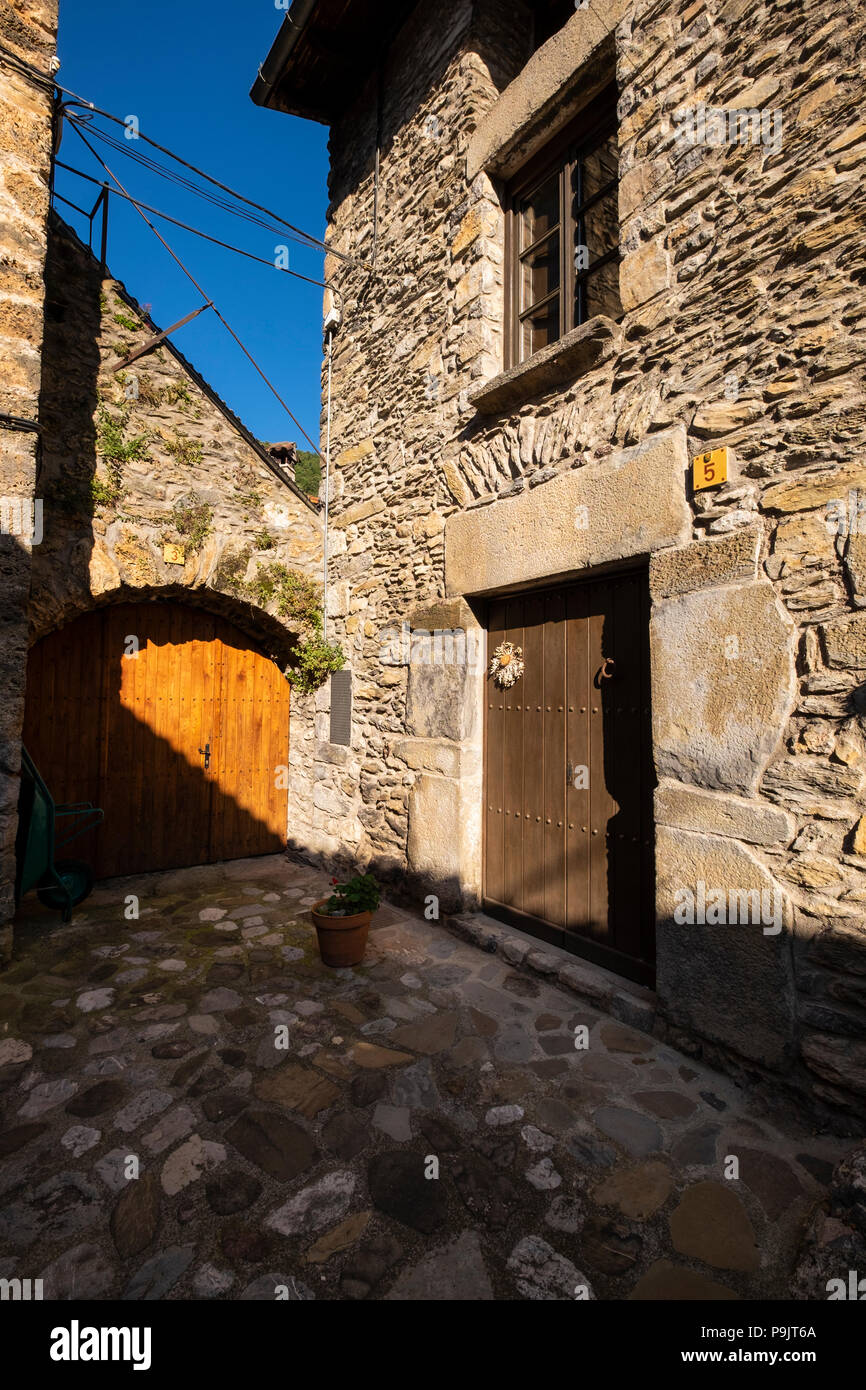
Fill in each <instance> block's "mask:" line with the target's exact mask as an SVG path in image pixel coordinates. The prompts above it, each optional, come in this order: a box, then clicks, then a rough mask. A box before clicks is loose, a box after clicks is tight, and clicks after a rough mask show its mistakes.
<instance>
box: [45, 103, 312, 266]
mask: <svg viewBox="0 0 866 1390" xmlns="http://www.w3.org/2000/svg"><path fill="white" fill-rule="evenodd" d="M62 112H63V114H64V115H65V116H66V119H67V120H68V121H69V122H70V123H71V124H75V123H76V122H79V123H80V124H82V125H83V128H84V129H86V130H87V132H88V134H89V135H91V136H92V137H93V138H94V139H98V140H101V141H102V142H103V143H104V144H107V145H109V146H110V148H111V149H113V150H116V151H117V152H118V153H119V154H123V155H126V156H127V158H129V159H132V160H134V161H135V162H136V163H137V164H140V165H141V166H142V167H143V168H145V169H147V170H148V171H149V172H150V173H154V174H158V175H159V176H160V177H162V178H164V179H166V180H167V181H168V182H170V183H174V184H176V185H177V186H178V187H179V188H185V189H187V190H188V191H189V192H190V193H194V194H195V195H196V196H197V197H199V198H202V199H203V200H204V201H205V202H208V203H210V204H211V205H212V206H213V207H217V208H220V209H221V210H222V211H223V212H228V213H230V214H231V215H232V216H233V217H238V218H240V219H241V220H242V221H245V222H249V223H251V224H252V225H253V226H257V227H263V228H264V229H265V231H269V232H272V233H273V234H274V235H275V236H286V235H287V233H286V232H285V231H284V229H283V228H281V227H276V226H275V225H274V224H273V223H272V222H267V221H265V220H264V218H261V217H257V216H255V215H254V214H251V213H249V212H246V211H244V210H243V209H241V208H237V207H233V206H232V204H231V202H230V201H229V199H227V198H220V197H219V196H218V195H216V194H213V193H209V192H208V191H207V190H206V189H203V188H198V187H197V186H196V185H195V184H194V183H193V181H192V180H191V179H187V178H184V176H183V175H182V174H177V173H174V172H173V171H172V170H170V169H166V168H165V166H164V165H162V164H160V163H159V161H158V160H155V159H151V158H150V156H149V155H146V154H142V153H141V151H139V150H134V149H132V148H131V147H130V146H129V145H126V144H124V143H123V142H122V141H120V140H115V139H113V138H112V137H111V136H110V135H108V134H107V133H106V132H105V131H103V130H100V129H99V128H98V126H94V125H91V124H90V123H89V122H82V121H81V117H80V116H77V115H76V116H73V115H70V114H69V112H68V109H67V107H63V108H62ZM287 239H288V240H290V241H294V242H297V243H298V244H299V245H301V246H306V247H307V248H308V249H309V250H315V251H318V250H321V249H322V248H321V246H320V244H319V243H318V242H317V241H316V240H315V238H311V237H310V236H308V235H307V233H305V232H296V231H294V229H290V230H289V231H288V235H287Z"/></svg>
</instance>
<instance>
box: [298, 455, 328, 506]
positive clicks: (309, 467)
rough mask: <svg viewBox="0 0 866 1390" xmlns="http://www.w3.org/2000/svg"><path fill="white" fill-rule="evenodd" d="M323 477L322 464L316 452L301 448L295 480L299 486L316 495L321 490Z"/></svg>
mask: <svg viewBox="0 0 866 1390" xmlns="http://www.w3.org/2000/svg"><path fill="white" fill-rule="evenodd" d="M321 477H322V465H321V463H320V462H319V459H318V457H317V456H316V454H314V453H313V452H312V450H310V449H299V450H298V463H297V467H296V468H295V482H296V483H297V485H298V487H300V488H303V490H304V492H310V493H312V494H313V496H315V495H316V494H317V493H318V491H319V482H320V481H321Z"/></svg>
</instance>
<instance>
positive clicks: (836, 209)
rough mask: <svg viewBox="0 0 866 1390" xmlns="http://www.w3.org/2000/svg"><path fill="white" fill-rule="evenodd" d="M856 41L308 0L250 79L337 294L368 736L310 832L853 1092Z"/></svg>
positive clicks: (340, 471)
mask: <svg viewBox="0 0 866 1390" xmlns="http://www.w3.org/2000/svg"><path fill="white" fill-rule="evenodd" d="M864 22H866V17H864V15H863V13H862V12H861V11H858V10H856V9H852V8H851V7H847V8H845V7H843V8H842V9H839V8H838V7H833V6H829V5H824V4H821V3H816V4H813V5H812V6H811V7H810V8H808V9H807V11H805V12H804V11H803V10H802V9H798V10H797V11H796V12H795V11H792V10H786V9H784V8H782V7H779V6H777V5H774V4H772V3H768V2H767V0H709V3H704V0H696V2H695V3H692V2H691V0H613V2H612V3H610V4H606V5H604V6H598V5H596V4H595V3H593V0H586V3H583V4H579V5H575V4H574V3H572V0H442V3H440V4H437V5H428V4H416V3H412V2H411V0H389V3H387V4H382V3H379V4H376V5H374V4H373V3H372V0H348V3H347V0H295V3H294V4H293V5H292V8H291V11H290V13H289V15H288V17H287V18H286V20H285V21H284V24H283V27H282V29H281V31H280V33H279V35H278V37H277V39H276V42H275V44H274V46H273V49H272V51H271V53H270V55H269V56H268V58H267V59H266V60H265V62H264V64H263V65H262V68H261V70H260V73H259V76H258V79H257V81H256V83H255V86H254V88H253V92H252V96H253V99H254V100H256V101H257V102H259V103H260V104H263V105H266V106H269V107H271V108H273V109H274V110H275V111H283V112H289V113H292V114H295V115H300V116H302V117H308V118H310V119H313V120H317V121H321V122H326V123H327V124H328V125H329V126H330V128H331V142H330V150H331V174H330V192H331V207H330V214H329V244H330V247H331V248H332V252H333V253H334V254H332V255H331V256H330V257H329V259H328V263H327V271H326V278H327V279H328V280H329V282H330V283H331V284H332V285H333V287H334V288H335V289H336V290H338V291H339V300H338V302H339V303H341V305H342V310H343V322H342V326H341V327H340V329H339V331H338V332H337V334H336V336H335V338H334V341H333V391H332V395H333V416H332V441H333V445H332V447H333V461H332V483H331V496H330V499H329V502H330V524H331V528H332V531H331V537H330V554H331V557H332V559H331V610H330V611H331V620H332V623H333V625H334V632H335V635H336V636H338V638H339V640H340V641H341V642H342V643H343V645H344V649H345V651H346V652H347V653H348V654H349V656H350V664H351V670H352V683H353V691H352V700H353V712H352V733H351V744H350V746H336V745H334V744H332V743H330V742H329V738H328V713H327V710H328V705H327V699H326V697H325V695H324V694H323V695H321V696H320V699H319V713H318V716H317V739H318V741H317V743H316V745H315V758H314V762H313V765H312V767H311V768H310V769H309V771H310V774H311V783H312V786H313V791H312V797H311V801H310V799H308V798H305V799H304V800H302V799H301V798H300V797H299V798H298V799H297V800H296V801H295V802H294V804H293V807H292V815H291V821H292V825H293V837H294V840H295V842H296V843H297V845H298V846H299V847H301V848H303V849H305V850H308V851H310V850H312V851H314V852H316V853H319V854H321V855H324V856H329V857H331V858H333V859H338V858H339V857H340V856H345V855H347V854H348V855H351V856H352V857H353V858H355V859H357V860H360V861H361V862H363V863H371V864H374V865H376V866H377V867H378V868H379V869H380V870H382V871H383V872H387V873H390V874H391V875H392V876H393V877H394V878H395V879H398V880H406V881H407V882H408V883H409V884H410V885H411V886H412V887H413V889H414V891H415V892H416V893H417V894H418V895H430V894H435V895H437V896H438V897H439V899H440V904H441V907H442V908H443V910H451V911H455V910H456V911H463V912H465V911H466V910H467V909H471V908H474V907H478V906H483V907H484V908H485V909H486V910H487V912H488V913H490V914H492V915H494V916H497V917H499V918H501V919H504V920H505V921H506V922H510V923H511V924H513V925H517V926H519V927H523V928H525V929H526V930H527V931H528V932H530V933H531V934H534V935H537V936H540V937H541V938H542V939H543V940H546V941H548V942H555V943H556V944H558V945H561V946H566V947H568V948H569V949H571V950H573V951H574V952H575V953H577V954H579V955H583V956H585V957H587V958H588V959H589V960H590V961H593V962H594V963H595V965H596V966H602V967H606V968H607V969H609V970H611V971H613V972H614V973H615V974H616V975H619V976H623V977H626V978H630V979H631V980H633V981H637V982H638V984H642V985H643V986H653V985H654V987H655V991H656V993H655V996H654V998H653V999H652V1000H651V1005H650V1006H651V1007H653V1008H655V1009H656V1018H655V1026H656V1028H657V1029H658V1030H659V1031H660V1032H661V1033H664V1034H667V1035H668V1036H670V1037H671V1038H673V1039H674V1040H676V1041H678V1042H679V1043H680V1044H682V1045H685V1046H695V1047H700V1048H703V1050H704V1054H705V1055H706V1056H707V1057H710V1058H713V1059H714V1060H716V1061H718V1062H720V1063H721V1064H723V1065H728V1066H730V1067H733V1068H735V1069H739V1071H740V1072H741V1073H745V1074H755V1073H766V1074H770V1075H772V1076H773V1077H775V1078H777V1080H779V1081H780V1082H781V1083H782V1084H784V1085H792V1086H795V1087H797V1088H800V1089H802V1090H808V1091H809V1092H810V1093H811V1094H812V1096H813V1097H814V1099H815V1100H816V1103H817V1104H818V1105H828V1106H830V1107H833V1108H834V1109H836V1110H837V1111H838V1110H839V1109H841V1110H843V1111H848V1112H857V1111H859V1112H862V1109H863V1106H864V1100H866V1079H864V1078H866V1066H864V1063H866V984H864V981H866V926H864V920H863V904H864V902H866V820H864V819H863V818H862V817H863V811H864V806H863V782H864V776H866V761H864V741H863V734H864V729H863V720H862V715H863V712H864V711H866V684H864V681H866V614H864V612H863V609H864V608H866V549H864V541H863V537H862V533H861V529H860V527H859V526H858V517H859V516H860V515H861V512H860V506H859V500H860V499H861V498H862V497H863V491H862V489H863V488H864V486H866V468H864V464H863V457H862V456H863V444H864V394H863V381H862V366H863V360H864V356H863V346H862V345H863V328H864V310H866V304H864V289H863V273H862V272H863V267H862V217H863V208H864V179H863V173H862V169H863V160H864V153H866V126H864V124H863V121H862V117H861V114H860V110H859V98H860V83H859V77H858V57H857V55H858V44H860V43H862V37H863V35H862V30H863V26H864ZM275 134H278V131H277V130H276V127H275ZM338 253H339V255H338ZM346 258H349V259H346ZM696 460H698V462H695V461H696ZM506 642H507V643H510V644H511V647H512V648H517V647H519V648H521V649H522V658H521V656H520V654H519V653H516V652H515V653H514V655H513V656H511V660H512V661H513V662H515V663H517V662H518V661H519V660H520V659H522V661H523V663H524V667H523V673H522V675H521V677H520V679H519V680H518V681H517V682H516V683H515V684H513V685H510V686H509V685H506V684H501V683H499V682H500V680H501V677H497V678H492V677H489V676H488V675H487V674H486V666H487V662H488V661H489V660H490V659H491V657H492V656H493V655H494V651H495V649H497V648H502V650H501V655H504V656H506V657H507V656H509V655H510V652H509V649H508V648H507V647H502V644H503V643H506ZM507 664H508V663H507ZM512 669H519V667H518V666H517V665H516V664H515V666H514V667H513V668H512ZM520 949H524V948H522V947H521V946H519V945H518V944H516V943H515V944H514V946H513V947H512V950H514V951H519V950H520ZM572 976H573V979H574V980H576V981H578V982H579V981H581V980H582V981H583V982H584V987H585V988H586V989H587V990H588V991H589V992H592V991H593V989H598V988H599V986H598V978H599V977H598V976H597V974H594V973H593V972H591V971H589V970H587V969H586V968H585V967H583V966H580V965H577V964H576V965H575V966H574V967H573V968H572ZM640 997H641V998H643V999H644V1002H646V1000H647V999H648V998H649V996H646V995H644V996H640ZM690 1040H691V1041H690Z"/></svg>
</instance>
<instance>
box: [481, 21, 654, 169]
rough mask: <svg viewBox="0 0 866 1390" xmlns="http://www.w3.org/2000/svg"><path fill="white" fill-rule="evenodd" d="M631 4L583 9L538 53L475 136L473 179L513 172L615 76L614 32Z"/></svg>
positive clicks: (508, 87)
mask: <svg viewBox="0 0 866 1390" xmlns="http://www.w3.org/2000/svg"><path fill="white" fill-rule="evenodd" d="M628 7H629V0H611V3H610V6H609V9H608V12H607V14H605V15H600V14H598V12H597V11H596V10H594V9H586V10H579V11H578V12H577V13H576V14H574V15H573V16H572V18H571V19H570V20H569V21H568V23H567V24H566V25H565V27H564V28H563V29H561V30H560V31H559V33H557V34H554V35H553V37H552V38H550V39H548V40H547V43H545V44H543V45H542V47H541V48H539V49H538V51H537V52H536V53H535V54H533V56H532V58H530V60H529V62H528V63H527V64H526V67H525V68H524V69H523V70H522V72H520V73H519V74H518V75H517V77H515V79H514V81H513V82H511V83H510V84H509V85H508V86H507V87H506V88H505V91H504V92H503V93H502V94H501V96H500V97H499V99H498V101H496V102H494V104H493V106H492V107H491V108H490V110H489V111H488V112H487V113H486V115H484V116H483V117H482V119H481V121H480V122H479V125H478V127H477V129H476V130H475V131H474V133H473V134H472V136H471V138H470V141H469V146H468V149H467V152H466V173H467V177H468V179H469V182H470V183H471V182H472V181H473V180H474V179H475V178H476V177H477V176H478V175H479V174H480V173H482V171H483V172H486V173H487V174H488V175H489V176H490V177H491V178H502V179H507V178H511V177H512V175H513V174H514V173H516V171H517V170H518V169H519V168H520V167H521V165H522V164H524V163H525V162H526V161H527V160H528V159H530V158H531V157H532V155H533V154H535V153H536V152H537V151H538V150H540V149H541V148H542V147H543V146H544V145H545V144H547V143H548V141H549V140H551V139H552V138H553V137H554V136H555V135H556V134H558V132H559V131H560V130H561V129H563V127H564V126H566V125H568V123H569V122H570V121H571V120H572V118H573V117H574V116H575V115H577V113H578V112H579V111H580V110H581V109H582V107H584V106H585V105H586V104H587V102H588V101H590V100H591V98H592V97H593V96H595V95H596V93H597V92H598V91H600V90H601V89H602V87H604V86H605V85H606V84H607V83H608V82H609V81H610V78H611V70H612V60H613V58H614V44H613V33H614V30H615V28H616V26H617V24H618V23H619V22H620V20H621V19H622V17H623V15H624V14H625V13H626V12H627V10H628Z"/></svg>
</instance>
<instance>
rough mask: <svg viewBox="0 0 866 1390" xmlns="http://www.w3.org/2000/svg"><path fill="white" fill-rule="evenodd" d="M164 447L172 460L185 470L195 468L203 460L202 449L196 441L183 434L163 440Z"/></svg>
mask: <svg viewBox="0 0 866 1390" xmlns="http://www.w3.org/2000/svg"><path fill="white" fill-rule="evenodd" d="M165 447H166V449H167V450H168V452H169V453H170V454H171V456H172V458H173V459H176V460H177V462H178V463H180V464H182V465H183V466H184V467H185V468H191V467H195V466H196V465H197V464H199V463H201V462H202V460H203V459H204V449H203V447H202V444H201V442H200V441H199V440H198V439H189V438H188V437H187V435H185V434H180V433H178V434H176V435H175V436H174V438H173V439H166V440H165Z"/></svg>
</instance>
